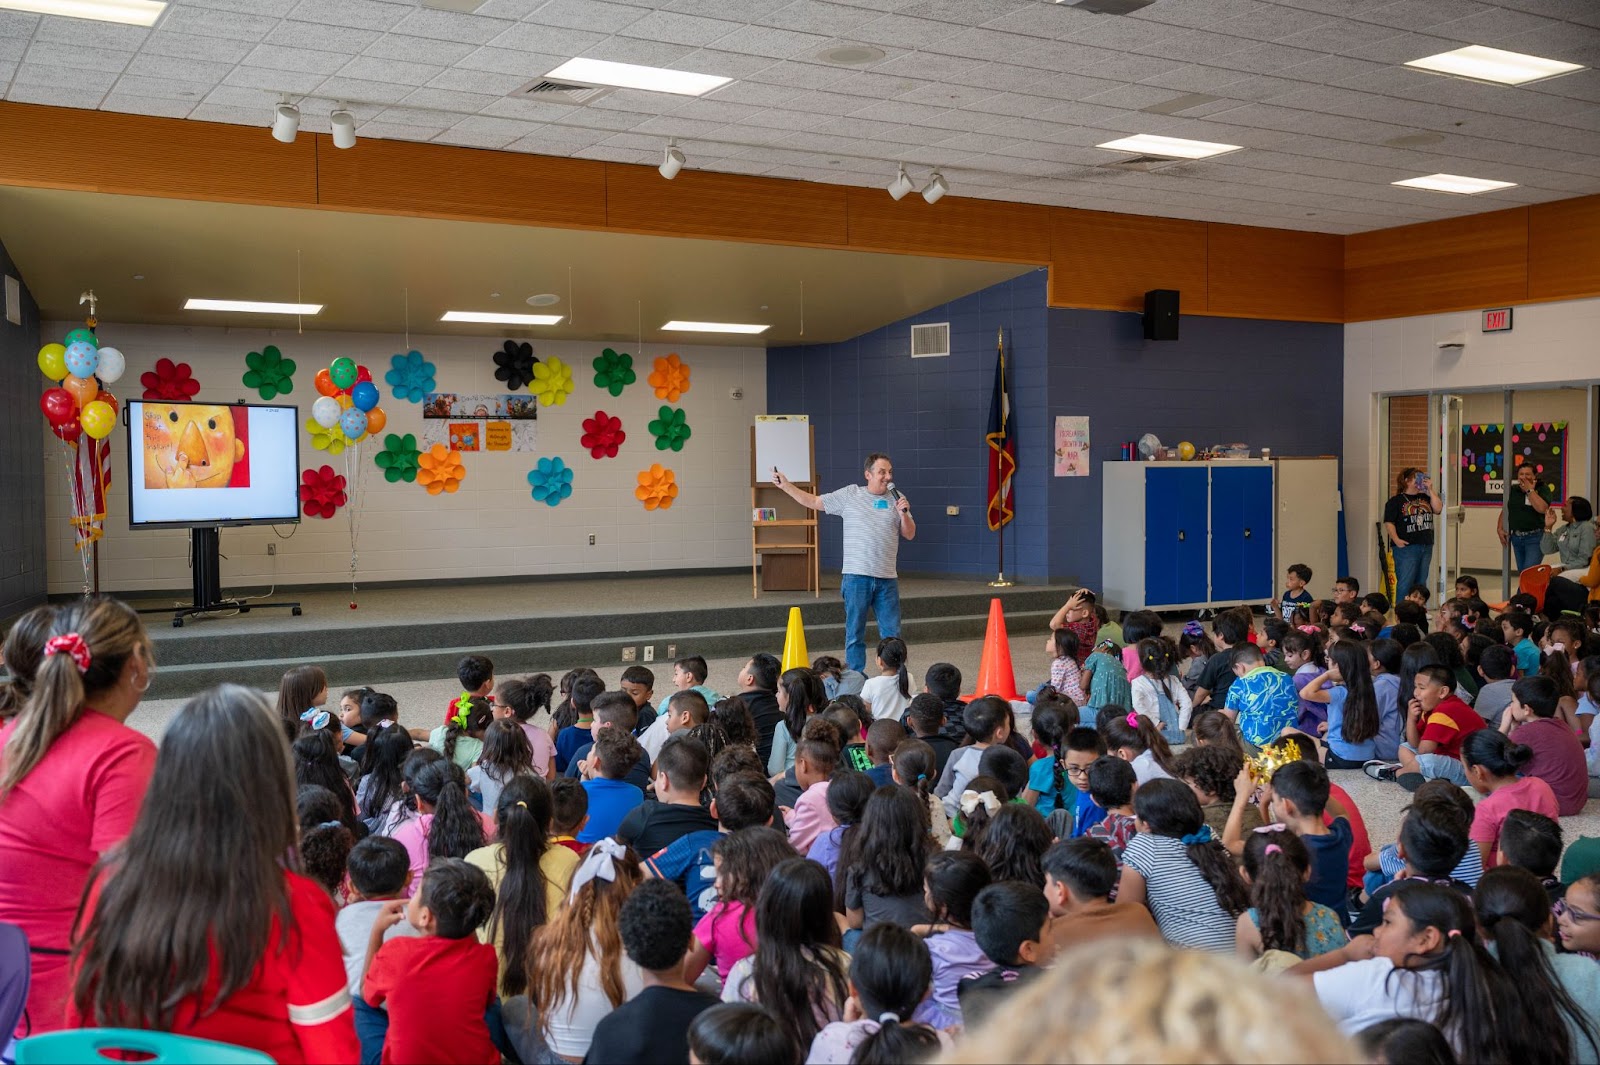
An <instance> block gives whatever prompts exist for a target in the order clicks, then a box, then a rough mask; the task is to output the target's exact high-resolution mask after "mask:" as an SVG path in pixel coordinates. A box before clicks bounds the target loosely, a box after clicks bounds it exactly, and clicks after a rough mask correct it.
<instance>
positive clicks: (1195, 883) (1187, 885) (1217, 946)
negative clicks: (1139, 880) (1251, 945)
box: [1122, 832, 1237, 953]
mask: <svg viewBox="0 0 1600 1065" xmlns="http://www.w3.org/2000/svg"><path fill="white" fill-rule="evenodd" d="M1122 864H1123V865H1125V866H1127V867H1128V868H1130V869H1132V870H1134V871H1135V872H1137V873H1138V874H1140V875H1141V876H1143V877H1144V892H1145V899H1146V900H1147V903H1146V904H1147V905H1148V906H1149V907H1150V915H1151V916H1152V917H1154V918H1155V919H1156V926H1157V927H1158V928H1160V929H1161V936H1162V938H1163V939H1165V940H1166V941H1167V942H1168V943H1170V944H1172V945H1173V946H1175V947H1191V948H1193V949H1196V950H1210V951H1216V952H1218V953H1231V952H1232V951H1233V943H1234V932H1235V929H1236V927H1237V921H1236V919H1235V918H1233V917H1230V916H1228V911H1226V910H1224V909H1223V908H1222V906H1221V905H1220V904H1219V903H1218V902H1217V893H1216V890H1215V889H1214V888H1212V886H1211V885H1210V884H1209V883H1207V882H1206V878H1205V877H1203V876H1201V875H1200V869H1199V868H1198V867H1197V866H1196V865H1195V864H1194V862H1192V861H1190V860H1189V854H1188V851H1187V849H1186V848H1185V847H1184V845H1183V842H1182V841H1181V840H1177V839H1174V838H1172V837H1171V836H1158V835H1155V834H1154V833H1150V832H1141V833H1139V834H1138V835H1136V836H1134V837H1133V838H1132V839H1130V840H1129V841H1128V845H1127V847H1126V848H1124V850H1123V852H1122Z"/></svg>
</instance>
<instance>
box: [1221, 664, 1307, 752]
mask: <svg viewBox="0 0 1600 1065" xmlns="http://www.w3.org/2000/svg"><path fill="white" fill-rule="evenodd" d="M1233 675H1234V678H1235V679H1234V682H1233V683H1232V684H1231V685H1229V686H1228V696H1227V702H1226V703H1225V704H1224V706H1223V708H1222V712H1223V713H1224V714H1227V715H1228V716H1229V717H1231V718H1233V719H1234V720H1236V721H1238V723H1239V732H1240V734H1241V735H1242V736H1244V739H1245V742H1246V743H1249V744H1251V745H1252V746H1256V747H1260V746H1261V745H1262V744H1266V743H1271V742H1272V741H1273V740H1274V739H1275V738H1276V737H1277V735H1278V733H1280V732H1282V731H1283V730H1284V729H1286V728H1288V727H1290V726H1291V725H1293V724H1294V722H1295V717H1296V715H1297V714H1298V713H1299V711H1300V693H1299V692H1298V691H1296V690H1295V687H1294V678H1293V677H1291V676H1289V674H1287V673H1284V672H1282V671H1281V670H1276V669H1273V668H1272V667H1271V666H1269V665H1267V661H1266V658H1265V656H1263V655H1262V653H1261V649H1260V648H1259V647H1256V646H1255V645H1254V644H1248V643H1242V644H1240V645H1239V646H1238V647H1236V648H1234V650H1233Z"/></svg>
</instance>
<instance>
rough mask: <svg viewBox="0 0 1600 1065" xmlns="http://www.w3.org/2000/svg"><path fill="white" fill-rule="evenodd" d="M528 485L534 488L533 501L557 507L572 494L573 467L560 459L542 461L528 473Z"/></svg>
mask: <svg viewBox="0 0 1600 1065" xmlns="http://www.w3.org/2000/svg"><path fill="white" fill-rule="evenodd" d="M528 483H529V484H531V485H532V486H533V501H534V502H535V503H548V504H549V505H550V506H552V507H553V506H557V505H559V504H560V502H561V501H562V500H563V499H566V498H567V497H568V496H570V495H571V494H572V467H570V466H568V465H567V464H566V463H565V462H563V461H562V460H561V459H560V458H548V459H540V460H539V464H538V465H537V466H535V467H534V468H533V469H531V470H529V471H528Z"/></svg>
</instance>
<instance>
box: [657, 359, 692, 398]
mask: <svg viewBox="0 0 1600 1065" xmlns="http://www.w3.org/2000/svg"><path fill="white" fill-rule="evenodd" d="M650 387H651V388H653V389H655V390H656V398H657V399H664V400H666V401H667V402H668V403H676V402H678V397H679V396H681V395H683V394H684V393H685V392H687V391H689V367H688V364H686V363H685V362H684V361H683V360H682V359H680V358H678V356H677V353H676V352H674V353H673V354H671V355H668V356H667V357H666V358H664V359H657V360H656V368H655V370H654V372H652V373H651V374H650Z"/></svg>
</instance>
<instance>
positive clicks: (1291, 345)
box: [767, 270, 1343, 587]
mask: <svg viewBox="0 0 1600 1065" xmlns="http://www.w3.org/2000/svg"><path fill="white" fill-rule="evenodd" d="M1045 281H1046V275H1045V271H1043V270H1037V271H1032V272H1029V273H1027V274H1024V275H1022V276H1020V277H1018V278H1015V279H1013V280H1011V281H1007V282H1003V283H1001V284H999V285H995V286H993V287H991V288H988V289H985V290H983V291H981V292H977V293H974V294H972V295H970V296H966V297H964V298H962V299H959V300H954V301H952V302H950V303H947V304H943V305H940V306H938V307H933V308H930V309H929V310H927V311H925V312H923V313H921V314H918V315H916V316H914V317H911V318H907V319H904V320H902V321H899V322H895V323H894V324H893V325H889V326H885V327H884V328H882V329H878V330H874V331H873V332H871V333H867V334H865V335H863V336H860V337H856V338H854V339H852V340H847V341H844V342H841V343H837V344H818V345H809V346H805V347H788V348H773V349H771V350H769V351H768V353H767V396H768V399H767V405H768V408H769V410H770V412H771V413H774V414H808V415H810V416H811V420H812V424H813V426H814V427H815V429H816V446H817V465H818V470H819V476H820V478H821V487H822V490H823V491H828V490H831V489H833V488H837V487H839V486H840V485H843V484H849V483H852V482H857V481H859V480H860V479H861V469H862V460H863V459H864V458H865V456H866V455H867V454H868V453H869V452H872V451H885V452H887V453H888V454H889V455H890V456H891V457H892V458H893V460H894V465H895V483H896V485H897V487H899V488H900V489H901V490H902V491H904V492H905V493H906V494H907V495H908V496H910V497H911V499H912V503H913V506H914V512H915V514H916V517H917V539H916V540H914V541H912V542H910V543H902V544H901V548H900V569H901V571H902V572H904V573H920V574H936V575H942V576H955V577H974V578H977V577H991V576H993V574H994V570H995V539H996V536H995V534H994V533H991V532H990V531H989V530H988V527H987V525H986V523H985V520H984V515H985V508H986V505H987V466H986V465H985V462H986V460H985V451H984V445H983V434H984V432H985V429H986V427H987V424H988V417H989V399H990V393H991V390H992V387H993V381H994V364H995V341H996V333H997V331H998V330H999V329H1001V328H1004V329H1005V331H1006V345H1007V348H1006V350H1007V359H1008V366H1009V368H1010V371H1011V385H1012V402H1013V404H1014V407H1013V410H1014V418H1015V421H1014V428H1015V431H1016V433H1017V448H1018V471H1017V478H1016V498H1017V517H1016V520H1015V521H1014V522H1013V523H1012V524H1011V525H1009V526H1007V528H1006V544H1005V549H1006V571H1007V573H1008V574H1009V575H1012V576H1016V577H1021V578H1023V579H1025V580H1036V581H1044V580H1053V581H1067V580H1072V581H1078V582H1082V583H1084V584H1087V585H1089V586H1090V587H1096V586H1098V584H1099V583H1100V551H1101V541H1102V535H1103V531H1102V514H1101V504H1100V500H1101V482H1100V478H1099V476H1098V475H1097V474H1098V469H1099V465H1100V463H1101V462H1104V461H1113V462H1115V461H1118V460H1119V456H1120V454H1121V444H1122V442H1123V441H1124V440H1134V439H1137V438H1138V437H1139V436H1140V435H1142V434H1143V433H1146V432H1153V433H1155V434H1156V435H1157V436H1159V437H1160V438H1161V439H1162V441H1163V442H1164V443H1168V444H1175V443H1177V442H1178V441H1179V440H1190V441H1192V442H1193V443H1195V444H1196V445H1197V446H1202V447H1203V446H1205V445H1208V444H1215V443H1232V442H1234V441H1243V442H1247V443H1249V444H1250V445H1251V447H1253V448H1260V447H1270V448H1272V450H1273V452H1274V453H1275V454H1280V455H1337V454H1338V453H1339V450H1340V440H1341V434H1342V420H1343V401H1342V396H1343V327H1341V326H1338V325H1327V324H1320V323H1307V322H1268V321H1254V320H1247V319H1231V318H1207V317H1197V316H1190V317H1185V318H1184V319H1183V320H1182V327H1181V339H1179V340H1177V341H1168V342H1152V341H1146V340H1145V339H1144V335H1143V329H1142V326H1141V322H1140V316H1139V315H1137V314H1123V313H1115V312H1109V311H1077V310H1059V309H1050V308H1048V307H1047V306H1046V304H1045V301H1046V287H1045ZM946 321H947V322H949V323H950V329H951V353H950V356H949V357H948V358H943V359H912V358H911V355H910V343H911V329H910V327H911V326H912V325H916V324H923V323H927V322H946ZM1061 414H1086V415H1088V416H1089V430H1090V441H1091V453H1092V456H1093V459H1094V464H1095V472H1096V475H1095V476H1090V477H1083V478H1067V477H1061V478H1058V477H1055V476H1053V466H1054V454H1053V441H1054V424H1055V417H1056V416H1057V415H1061ZM946 506H956V507H959V508H960V513H959V514H958V515H956V516H953V517H952V516H947V515H946V513H945V508H946ZM822 530H823V531H822V565H823V567H824V568H835V569H836V568H837V567H838V566H839V559H840V532H839V523H838V522H837V521H836V520H834V519H831V518H826V517H824V518H823V526H822Z"/></svg>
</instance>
